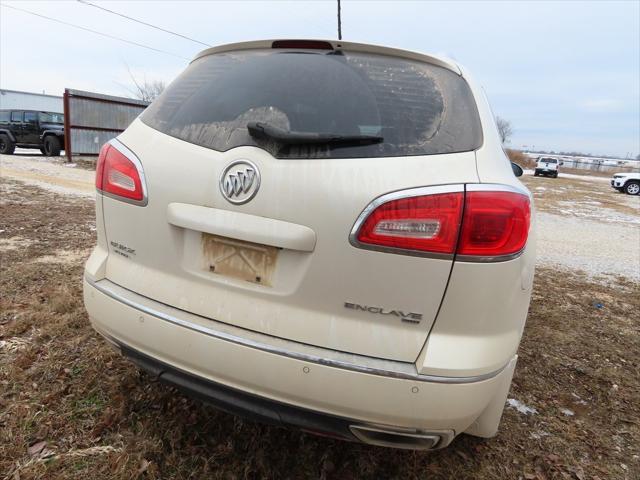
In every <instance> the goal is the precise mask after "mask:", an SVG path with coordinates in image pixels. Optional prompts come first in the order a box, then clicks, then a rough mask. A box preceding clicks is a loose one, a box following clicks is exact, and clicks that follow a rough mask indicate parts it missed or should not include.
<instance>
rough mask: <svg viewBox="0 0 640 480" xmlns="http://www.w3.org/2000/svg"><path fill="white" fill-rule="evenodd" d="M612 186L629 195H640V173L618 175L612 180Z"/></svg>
mask: <svg viewBox="0 0 640 480" xmlns="http://www.w3.org/2000/svg"><path fill="white" fill-rule="evenodd" d="M611 186H612V187H613V188H615V189H616V190H618V191H619V192H624V193H627V194H629V195H639V194H640V173H639V172H630V173H616V174H615V175H614V176H613V178H612V179H611Z"/></svg>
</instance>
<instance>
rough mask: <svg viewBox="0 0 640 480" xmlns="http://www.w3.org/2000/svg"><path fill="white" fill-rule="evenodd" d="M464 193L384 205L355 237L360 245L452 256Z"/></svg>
mask: <svg viewBox="0 0 640 480" xmlns="http://www.w3.org/2000/svg"><path fill="white" fill-rule="evenodd" d="M463 200H464V197H463V193H462V192H455V193H441V194H433V195H422V196H414V197H407V198H399V199H397V200H391V201H389V202H386V203H383V204H382V205H380V206H379V207H377V208H376V209H375V210H373V211H372V212H371V213H370V214H369V216H368V217H367V218H366V220H365V221H364V223H363V224H362V226H361V227H360V229H359V231H358V233H357V236H356V238H357V241H358V242H359V243H360V244H363V245H376V246H378V247H383V248H392V249H401V250H412V251H416V252H433V253H444V254H452V253H453V252H454V251H455V248H456V242H457V240H458V228H459V226H460V220H461V218H462V204H463Z"/></svg>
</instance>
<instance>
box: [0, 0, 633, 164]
mask: <svg viewBox="0 0 640 480" xmlns="http://www.w3.org/2000/svg"><path fill="white" fill-rule="evenodd" d="M90 1H92V2H93V3H96V4H99V5H101V6H104V7H105V8H109V9H112V10H115V11H117V12H120V13H123V14H126V15H129V16H132V17H134V18H138V19H141V20H144V21H146V22H148V23H152V24H155V25H157V26H160V27H163V28H166V29H169V30H173V31H175V32H178V33H181V34H184V35H186V36H189V37H191V38H193V39H196V40H199V41H202V42H204V43H207V44H211V45H217V44H223V43H229V42H235V41H243V40H251V39H262V38H336V36H337V33H336V2H335V1H333V0H326V1H313V2H312V1H288V2H285V1H275V2H274V1H266V0H265V1H236V2H222V1H212V2H206V1H199V2H187V1H180V2H177V1H175V2H174V1H160V2H154V1H136V2H129V1H117V2H114V1H109V2H107V1H100V0H95V1H94V0H90ZM1 3H2V4H5V5H13V6H16V7H19V8H23V9H28V10H31V11H34V12H37V13H40V14H42V15H46V16H50V17H52V18H56V19H59V20H64V21H66V22H70V23H74V24H77V25H81V26H83V27H87V28H91V29H94V30H98V31H101V32H104V33H107V34H111V35H114V36H118V37H122V38H124V39H127V40H131V41H133V42H138V43H141V44H145V45H148V46H151V47H154V48H156V49H159V50H165V51H167V52H170V53H172V54H175V55H176V56H171V55H168V54H164V53H158V52H154V51H151V50H146V49H144V48H141V47H138V46H134V45H129V44H126V43H122V42H120V41H117V40H113V39H108V38H105V37H101V36H99V35H96V34H94V33H90V32H85V31H81V30H77V29H75V28H73V27H70V26H66V25H61V24H58V23H54V22H52V21H50V20H45V19H43V18H38V17H34V16H32V15H29V14H26V13H23V12H19V11H15V10H11V9H9V8H5V7H2V8H0V87H2V88H7V89H14V90H26V91H35V92H42V91H43V90H44V91H46V92H47V93H51V94H56V95H61V94H62V92H63V90H64V88H65V87H69V88H77V89H82V90H91V91H97V92H102V93H110V94H115V95H130V94H129V92H128V91H127V88H131V80H130V77H129V74H128V73H127V67H126V66H127V65H128V66H129V67H130V68H131V70H132V71H133V73H134V74H135V75H136V76H137V77H138V78H140V79H142V78H144V77H146V78H147V79H150V80H151V79H154V80H155V79H161V80H165V81H167V82H169V81H171V80H172V79H173V78H174V77H175V76H176V75H177V74H178V73H179V72H180V71H181V70H182V69H183V68H184V67H185V65H186V64H187V62H188V60H186V59H189V58H191V57H193V56H194V55H195V54H196V53H197V52H198V51H200V50H201V49H203V48H205V47H204V46H202V45H199V44H197V43H194V42H191V41H187V40H184V39H181V38H178V37H175V36H172V35H168V34H166V33H163V32H160V31H158V30H155V29H152V28H149V27H145V26H143V25H140V24H137V23H134V22H131V21H129V20H126V19H124V18H120V17H117V16H114V15H112V14H109V13H107V12H104V11H101V10H99V9H96V8H93V7H90V6H87V5H83V4H81V3H78V2H76V1H46V2H45V1H15V0H9V1H5V0H2V1H1ZM342 13H343V15H342V17H343V21H342V26H343V38H344V39H345V40H352V41H361V42H367V43H375V44H381V45H386V46H393V47H400V48H406V49H410V50H418V51H424V52H431V53H440V54H446V55H447V56H449V57H451V58H453V59H455V60H456V61H458V62H460V63H461V64H463V65H465V66H466V67H467V68H468V69H469V70H470V71H471V72H472V73H473V74H474V75H475V76H476V77H477V78H478V79H479V80H480V82H481V83H482V84H483V85H484V87H485V89H486V91H487V94H488V96H489V99H490V101H491V103H492V107H493V110H494V112H495V114H496V115H499V116H502V117H504V118H506V119H509V120H511V121H512V123H513V125H514V128H515V135H514V137H513V139H512V142H511V145H512V146H515V147H518V148H521V147H522V146H523V145H527V146H529V147H532V146H535V148H536V149H541V148H546V149H553V150H565V151H569V150H577V151H582V152H585V153H589V152H591V153H593V154H615V155H620V156H623V157H624V156H626V155H627V154H631V155H632V156H633V157H635V156H636V155H637V154H638V153H639V152H640V1H638V0H629V1H621V2H614V1H606V2H595V1H568V2H548V1H534V2H525V1H521V2H509V3H507V2H481V1H473V2H452V1H448V2H432V1H423V2H420V1H390V0H389V1H374V2H371V1H357V0H351V1H350V0H343V2H342ZM179 57H184V58H179Z"/></svg>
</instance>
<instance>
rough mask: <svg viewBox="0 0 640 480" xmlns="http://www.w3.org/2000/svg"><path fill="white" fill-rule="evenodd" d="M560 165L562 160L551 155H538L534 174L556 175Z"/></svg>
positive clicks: (554, 176)
mask: <svg viewBox="0 0 640 480" xmlns="http://www.w3.org/2000/svg"><path fill="white" fill-rule="evenodd" d="M560 165H562V162H561V161H559V160H558V159H556V158H551V157H540V158H538V160H537V162H536V171H535V172H534V175H535V176H536V177H537V176H538V175H544V176H545V177H546V176H547V175H548V176H550V177H553V178H557V177H558V167H559V166H560Z"/></svg>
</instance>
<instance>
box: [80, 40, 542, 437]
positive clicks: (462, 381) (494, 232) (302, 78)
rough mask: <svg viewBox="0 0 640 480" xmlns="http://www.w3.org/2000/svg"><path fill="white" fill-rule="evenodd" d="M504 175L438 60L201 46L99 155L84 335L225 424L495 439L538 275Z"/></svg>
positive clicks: (493, 139)
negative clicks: (227, 419)
mask: <svg viewBox="0 0 640 480" xmlns="http://www.w3.org/2000/svg"><path fill="white" fill-rule="evenodd" d="M514 171H517V172H518V173H520V174H521V173H522V169H520V168H517V169H515V170H514V169H512V166H511V163H510V162H509V160H508V158H507V157H506V154H505V153H504V151H503V149H502V143H501V141H500V137H499V135H498V131H497V128H496V125H495V122H494V119H493V115H492V113H491V109H490V107H489V104H488V102H487V100H486V98H485V96H484V93H483V90H482V88H481V87H480V86H479V85H478V84H477V83H476V82H475V81H474V80H473V79H472V78H471V77H470V75H469V74H468V72H467V71H466V70H465V69H463V68H462V67H461V66H459V65H458V64H456V63H454V62H452V61H449V60H447V59H444V58H440V57H436V56H432V55H426V54H420V53H415V52H407V51H403V50H398V49H391V48H384V47H379V46H372V45H364V44H357V43H350V42H342V41H311V40H303V41H300V40H283V41H256V42H248V43H239V44H232V45H224V46H221V47H215V48H211V49H208V50H205V51H203V52H202V53H200V54H199V55H198V56H197V57H196V58H195V60H193V62H191V64H190V65H189V66H188V67H187V69H186V70H185V71H184V72H183V73H182V74H181V75H180V76H179V77H178V78H177V79H176V80H175V81H174V82H173V83H172V84H171V85H170V86H169V87H168V88H167V89H166V90H165V91H164V92H163V93H162V95H161V96H160V97H158V99H156V100H155V101H154V102H153V103H152V104H151V106H149V107H148V108H147V109H146V110H145V112H144V113H143V114H142V115H141V116H140V117H139V118H138V119H136V120H135V121H134V122H133V123H132V124H131V125H130V126H129V128H127V130H126V131H125V132H123V133H122V134H121V135H119V136H118V137H117V138H116V139H114V140H112V141H110V142H109V143H108V144H106V145H105V146H104V147H103V148H102V151H101V153H100V156H99V159H98V164H97V171H96V187H97V196H96V215H97V219H98V221H97V225H98V232H97V246H96V248H95V249H94V250H93V252H92V254H91V256H90V258H89V259H88V261H87V263H86V267H85V277H84V301H85V305H86V308H87V311H88V313H89V318H90V320H91V323H92V325H93V327H94V328H95V329H96V330H97V331H98V332H99V333H101V334H102V335H103V336H104V337H105V338H106V339H107V340H108V341H109V342H111V343H112V344H113V345H115V346H116V347H117V348H118V349H119V350H120V351H121V353H122V354H123V355H125V356H127V357H128V358H130V359H131V360H132V361H134V362H135V363H137V364H138V365H139V366H141V367H142V368H144V369H147V370H149V371H151V372H153V373H154V375H155V376H157V377H158V378H159V379H160V380H163V381H165V382H168V383H169V384H173V385H178V386H180V387H181V388H182V389H184V390H186V391H188V392H192V393H193V394H196V395H198V396H199V397H200V398H205V399H206V400H207V401H208V402H210V403H212V404H214V405H217V406H218V407H220V408H222V409H224V410H227V411H230V412H234V413H238V414H242V415H246V416H249V417H252V418H258V419H261V420H264V421H267V422H271V423H276V424H279V425H281V424H287V425H294V426H297V427H299V428H301V429H303V430H305V431H308V432H312V433H319V434H325V435H329V436H333V437H337V438H341V439H346V440H352V441H361V442H365V443H369V444H375V445H383V446H389V447H397V448H409V449H436V448H442V447H445V446H447V445H448V444H449V443H450V442H451V441H452V439H453V438H454V437H455V436H456V435H458V434H460V433H463V432H465V433H468V434H471V435H476V436H480V437H491V436H493V435H495V434H496V432H497V430H498V425H499V422H500V418H501V416H502V411H503V408H504V405H505V400H506V397H507V392H508V390H509V385H510V384H511V378H512V375H513V372H514V369H515V365H516V360H517V350H518V345H519V343H520V338H521V335H522V331H523V328H524V323H525V319H526V316H527V310H528V307H529V300H530V296H531V288H532V279H533V272H534V264H535V234H534V232H533V230H535V226H534V218H535V217H534V215H533V212H532V209H533V205H532V199H531V194H530V192H529V191H528V190H527V189H526V188H525V187H524V186H523V185H522V183H520V181H519V180H518V179H517V178H516V175H514Z"/></svg>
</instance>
